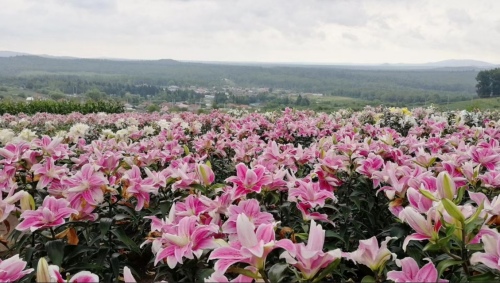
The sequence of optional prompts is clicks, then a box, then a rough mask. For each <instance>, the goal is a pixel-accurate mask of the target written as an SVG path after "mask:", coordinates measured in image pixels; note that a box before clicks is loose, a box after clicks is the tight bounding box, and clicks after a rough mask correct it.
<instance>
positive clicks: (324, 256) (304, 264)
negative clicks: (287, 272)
mask: <svg viewBox="0 0 500 283" xmlns="http://www.w3.org/2000/svg"><path fill="white" fill-rule="evenodd" d="M324 243H325V230H323V228H322V227H321V225H319V224H318V225H316V223H315V222H314V220H312V221H311V228H310V230H309V238H308V240H307V245H304V243H299V244H295V249H294V250H289V251H285V252H283V253H282V254H281V255H280V258H284V259H285V260H286V262H287V263H288V264H291V265H293V266H295V267H296V268H297V269H298V270H300V272H301V273H302V276H303V279H305V280H311V279H312V278H313V277H314V276H315V275H316V274H317V273H318V271H319V270H320V269H321V268H325V267H327V266H328V265H329V264H330V263H332V262H333V261H335V260H336V259H338V258H341V257H342V254H341V252H340V250H339V249H336V250H333V251H329V252H326V253H325V252H323V245H324Z"/></svg>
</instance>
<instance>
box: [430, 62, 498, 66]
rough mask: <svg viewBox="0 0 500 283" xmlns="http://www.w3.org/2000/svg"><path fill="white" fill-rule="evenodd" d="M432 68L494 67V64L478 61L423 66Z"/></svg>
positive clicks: (436, 63) (433, 63) (434, 63)
mask: <svg viewBox="0 0 500 283" xmlns="http://www.w3.org/2000/svg"><path fill="white" fill-rule="evenodd" d="M424 65H426V66H433V67H469V66H470V67H495V66H496V65H495V64H492V63H488V62H484V61H478V60H445V61H439V62H432V63H426V64H424Z"/></svg>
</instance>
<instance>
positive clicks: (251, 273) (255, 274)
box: [227, 267, 260, 279]
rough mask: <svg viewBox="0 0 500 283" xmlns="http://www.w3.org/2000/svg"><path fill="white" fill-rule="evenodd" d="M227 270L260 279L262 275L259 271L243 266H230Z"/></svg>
mask: <svg viewBox="0 0 500 283" xmlns="http://www.w3.org/2000/svg"><path fill="white" fill-rule="evenodd" d="M227 272H230V273H237V274H242V275H245V276H247V277H250V278H253V279H258V278H259V277H260V276H259V274H258V273H253V272H252V271H250V270H248V269H243V268H238V267H230V268H229V269H228V270H227Z"/></svg>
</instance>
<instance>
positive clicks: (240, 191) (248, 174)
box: [226, 163, 273, 198]
mask: <svg viewBox="0 0 500 283" xmlns="http://www.w3.org/2000/svg"><path fill="white" fill-rule="evenodd" d="M265 172H266V168H264V166H262V165H257V166H255V168H254V169H248V167H247V166H246V165H245V164H243V163H239V164H238V165H236V176H233V177H229V178H227V179H226V182H232V183H233V184H235V185H236V189H235V191H234V198H237V197H240V196H242V195H245V194H248V193H252V192H257V193H259V192H260V191H261V188H262V186H264V185H267V184H270V183H272V181H273V180H272V178H271V176H265V175H264V173H265Z"/></svg>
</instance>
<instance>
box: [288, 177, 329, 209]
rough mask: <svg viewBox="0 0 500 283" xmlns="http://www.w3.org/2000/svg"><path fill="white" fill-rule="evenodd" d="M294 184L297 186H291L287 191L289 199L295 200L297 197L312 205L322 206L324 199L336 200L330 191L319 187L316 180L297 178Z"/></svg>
mask: <svg viewBox="0 0 500 283" xmlns="http://www.w3.org/2000/svg"><path fill="white" fill-rule="evenodd" d="M296 184H298V186H297V187H292V188H290V189H289V191H288V200H289V201H293V202H297V199H298V200H300V201H301V202H305V203H309V204H310V205H311V206H312V207H316V206H319V207H323V206H324V205H325V200H326V199H332V200H333V201H334V202H336V201H337V199H336V198H335V196H334V195H333V192H332V191H328V190H322V189H320V186H319V183H317V182H312V181H309V182H305V181H303V180H297V181H296Z"/></svg>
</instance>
